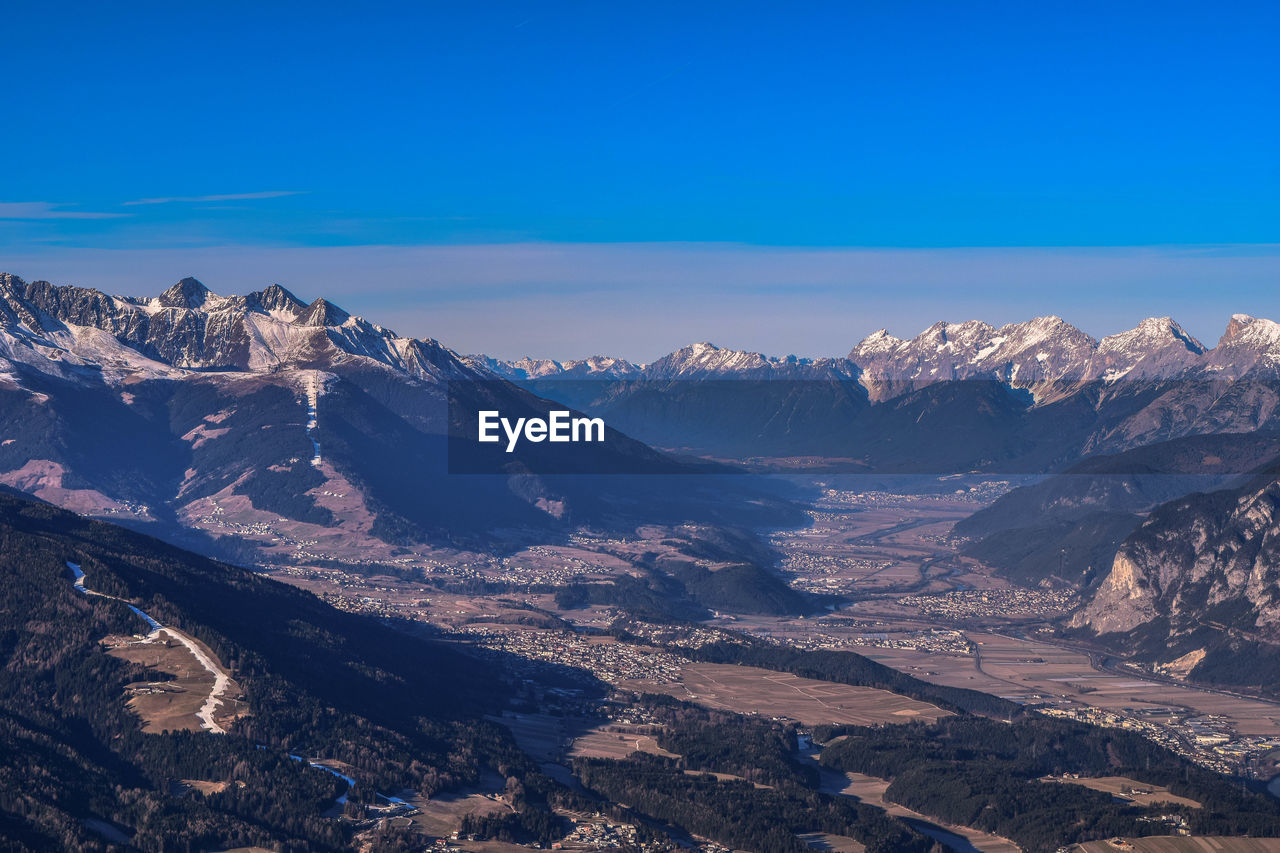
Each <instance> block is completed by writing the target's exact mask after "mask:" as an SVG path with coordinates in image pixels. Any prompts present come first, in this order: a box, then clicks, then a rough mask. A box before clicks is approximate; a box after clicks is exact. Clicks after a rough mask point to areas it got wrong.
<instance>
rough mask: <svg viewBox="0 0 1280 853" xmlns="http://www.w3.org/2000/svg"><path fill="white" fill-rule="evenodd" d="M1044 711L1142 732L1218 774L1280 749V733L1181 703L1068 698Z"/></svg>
mask: <svg viewBox="0 0 1280 853" xmlns="http://www.w3.org/2000/svg"><path fill="white" fill-rule="evenodd" d="M1039 710H1040V712H1041V713H1043V714H1047V715H1049V716H1052V717H1065V718H1067V719H1072V720H1078V721H1080V722H1084V723H1090V724H1091V725H1095V726H1103V727H1106V728H1115V729H1128V730H1130V731H1135V732H1138V733H1140V734H1142V735H1143V736H1145V737H1146V738H1147V739H1149V740H1152V741H1155V742H1156V743H1158V744H1161V745H1162V746H1165V747H1168V748H1169V749H1170V750H1172V751H1173V752H1176V753H1178V754H1179V755H1181V756H1183V757H1185V758H1188V759H1190V760H1191V761H1194V762H1195V763H1196V764H1199V765H1200V766H1201V767H1206V768H1208V769H1210V770H1216V771H1217V772H1219V773H1226V774H1238V773H1241V772H1245V771H1247V770H1248V769H1249V767H1250V763H1251V762H1252V761H1253V760H1254V759H1257V758H1261V757H1262V756H1264V755H1266V754H1267V753H1269V752H1272V751H1274V750H1275V749H1277V748H1280V736H1275V737H1258V736H1243V737H1242V736H1238V735H1237V734H1236V732H1235V730H1234V728H1233V727H1232V725H1231V722H1230V721H1229V720H1228V719H1227V718H1226V717H1223V716H1221V715H1219V714H1196V713H1195V712H1192V711H1188V710H1186V709H1181V708H1124V709H1122V710H1121V711H1109V710H1105V709H1102V708H1095V707H1092V706H1089V705H1080V704H1077V703H1073V702H1069V701H1065V700H1064V701H1059V702H1056V703H1054V704H1052V705H1050V706H1048V707H1042V708H1040V709H1039Z"/></svg>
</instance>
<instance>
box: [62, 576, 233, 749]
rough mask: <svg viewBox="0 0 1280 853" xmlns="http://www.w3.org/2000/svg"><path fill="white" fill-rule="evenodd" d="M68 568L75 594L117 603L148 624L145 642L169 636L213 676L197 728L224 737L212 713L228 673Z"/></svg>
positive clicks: (172, 631) (173, 631)
mask: <svg viewBox="0 0 1280 853" xmlns="http://www.w3.org/2000/svg"><path fill="white" fill-rule="evenodd" d="M67 568H68V569H70V570H71V574H72V575H73V576H74V578H73V581H72V584H73V586H74V587H75V590H76V591H77V592H80V593H83V594H84V595H95V596H97V597H98V598H109V599H111V600H112V601H119V602H120V603H121V604H123V605H125V606H126V607H128V608H129V609H130V610H132V611H133V612H134V613H135V614H137V615H138V616H139V617H140V618H141V619H142V620H143V621H144V622H146V623H147V626H148V627H149V628H150V629H151V631H150V633H148V634H147V638H146V641H147V642H149V643H150V642H155V641H156V640H158V639H159V638H160V635H161V634H168V635H169V636H170V637H172V638H173V639H175V640H177V641H178V642H179V643H181V644H182V645H183V646H184V647H185V648H186V649H187V651H189V652H190V653H191V656H192V657H193V658H195V659H196V663H198V664H200V666H201V667H203V668H204V669H205V670H207V671H208V672H209V674H210V675H212V676H213V687H212V688H210V690H209V695H208V696H207V697H206V698H205V700H204V703H203V704H202V705H201V706H200V710H198V711H196V719H198V720H199V721H200V727H201V728H202V729H204V730H205V731H207V732H210V733H211V734H218V735H225V734H226V733H227V730H226V729H224V728H223V727H222V726H220V725H218V723H217V722H215V721H214V719H213V712H214V711H215V710H216V709H217V708H218V706H219V705H221V704H222V702H223V697H224V696H226V694H227V691H228V690H229V689H230V688H231V675H230V673H228V672H227V671H226V670H225V669H224V668H223V667H222V666H221V665H220V664H219V663H218V662H217V661H216V660H214V659H213V657H211V656H210V655H209V654H208V653H207V652H205V651H204V649H202V648H201V647H200V645H199V644H198V643H197V642H196V641H195V640H194V639H192V638H191V637H190V636H188V635H187V634H184V633H183V632H181V631H179V630H178V629H177V628H171V627H168V626H165V625H161V624H160V623H159V622H157V621H156V620H155V619H152V618H151V617H150V616H149V615H148V614H146V613H144V612H143V611H141V610H139V609H138V608H137V607H134V606H133V605H132V604H130V603H129V602H127V601H125V600H124V599H123V598H117V597H116V596H114V595H107V594H105V593H101V592H98V591H97V590H92V589H89V588H88V587H86V586H85V583H84V582H85V576H84V572H83V571H82V570H81V569H80V566H78V565H77V564H75V563H72V562H70V561H68V562H67Z"/></svg>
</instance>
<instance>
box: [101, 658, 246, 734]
mask: <svg viewBox="0 0 1280 853" xmlns="http://www.w3.org/2000/svg"><path fill="white" fill-rule="evenodd" d="M160 636H161V638H160V639H155V640H150V641H148V642H139V641H136V640H133V639H131V638H128V637H107V638H106V639H104V640H103V641H102V642H103V645H104V647H105V648H106V650H107V654H109V655H111V656H112V657H115V658H119V659H121V660H126V661H129V662H130V663H136V664H140V665H142V666H145V667H147V668H148V669H152V670H156V671H157V672H162V673H164V674H166V675H169V676H172V678H171V679H167V680H157V681H141V682H135V683H133V684H130V685H128V687H127V690H128V695H129V700H128V703H127V704H128V706H129V708H130V710H132V711H133V712H134V713H135V714H137V715H138V716H139V717H141V718H142V721H143V727H142V730H143V731H144V732H149V733H158V732H165V731H188V732H198V731H201V730H202V729H201V725H200V720H199V718H198V717H197V716H196V713H197V712H198V711H200V709H201V707H202V706H203V705H204V704H205V702H206V700H207V699H208V698H209V691H210V690H211V689H213V686H214V677H213V675H212V674H211V673H210V672H209V671H208V670H207V669H205V668H204V667H203V666H201V665H200V662H199V661H197V660H196V658H195V656H194V655H192V653H191V652H190V651H189V650H188V649H187V648H186V647H185V646H183V645H182V644H181V643H179V642H177V641H176V640H174V639H172V638H171V637H169V636H168V635H167V634H164V633H162V634H161V635H160ZM193 642H195V641H193ZM201 648H202V649H204V652H205V654H206V655H212V653H211V652H209V651H208V649H207V648H204V647H203V646H201ZM211 659H212V658H211ZM239 692H240V689H239V687H237V686H236V684H235V683H234V682H231V685H230V687H229V689H228V691H227V694H226V696H225V697H224V698H223V699H222V702H221V704H220V705H218V706H217V707H216V708H215V709H214V718H215V719H216V720H217V721H218V722H219V723H220V724H225V723H227V722H228V721H230V720H232V719H234V718H235V717H236V716H237V715H239V714H242V713H245V712H247V711H248V705H247V704H246V703H244V702H243V701H241V700H239V699H235V698H232V697H234V696H237V695H239Z"/></svg>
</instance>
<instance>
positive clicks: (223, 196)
mask: <svg viewBox="0 0 1280 853" xmlns="http://www.w3.org/2000/svg"><path fill="white" fill-rule="evenodd" d="M287 195H303V192H302V190H267V191H265V192H258V193H217V194H215V195H175V196H168V197H165V198H140V199H135V200H134V201H126V202H125V203H124V204H125V206H126V207H128V206H130V205H135V204H172V203H174V202H182V203H197V202H202V201H257V200H259V199H264V198H282V197H283V196H287Z"/></svg>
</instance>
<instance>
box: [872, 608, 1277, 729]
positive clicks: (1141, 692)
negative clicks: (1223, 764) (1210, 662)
mask: <svg viewBox="0 0 1280 853" xmlns="http://www.w3.org/2000/svg"><path fill="white" fill-rule="evenodd" d="M968 636H969V639H971V640H972V641H973V642H974V643H976V644H978V649H979V651H980V653H981V669H979V668H978V666H977V663H976V662H975V660H974V659H973V658H959V657H950V656H946V655H933V654H928V653H925V652H917V651H912V650H910V649H867V650H866V651H865V652H864V654H865V655H866V656H867V657H869V658H872V659H873V660H877V661H879V662H881V663H883V664H886V665H888V666H892V667H894V668H895V669H900V670H902V671H904V672H907V673H909V674H911V675H914V676H916V677H917V678H923V679H925V680H927V681H933V682H935V683H937V684H947V685H950V686H952V687H969V688H973V689H975V690H982V691H984V692H987V693H994V694H996V695H997V696H1006V697H1010V698H1015V697H1017V698H1025V697H1028V696H1030V695H1032V694H1038V695H1041V696H1047V697H1054V698H1064V699H1073V700H1075V701H1078V702H1084V703H1087V704H1089V705H1093V706H1095V707H1098V708H1104V709H1109V710H1122V709H1124V708H1154V707H1167V706H1177V707H1185V708H1192V709H1195V710H1196V711H1197V712H1199V713H1201V714H1222V715H1223V716H1225V717H1228V718H1230V719H1231V720H1232V721H1233V722H1234V725H1235V728H1236V731H1237V732H1239V733H1240V734H1241V735H1280V706H1278V705H1274V704H1271V703H1269V702H1263V701H1261V700H1258V699H1248V698H1239V697H1235V696H1226V695H1223V694H1220V693H1210V692H1207V691H1204V690H1197V689H1195V688H1191V687H1183V686H1181V685H1177V684H1163V683H1160V682H1156V681H1147V680H1144V679H1142V678H1141V677H1139V676H1137V675H1133V676H1130V675H1127V674H1112V673H1103V672H1098V671H1097V670H1095V669H1094V668H1093V666H1092V665H1091V664H1090V662H1089V657H1088V655H1086V654H1084V653H1082V652H1076V651H1072V650H1070V649H1063V648H1060V647H1058V646H1053V645H1049V644H1048V643H1041V642H1036V641H1034V640H1023V639H1019V638H1016V637H1007V636H1003V635H999V634H988V633H982V632H968Z"/></svg>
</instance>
